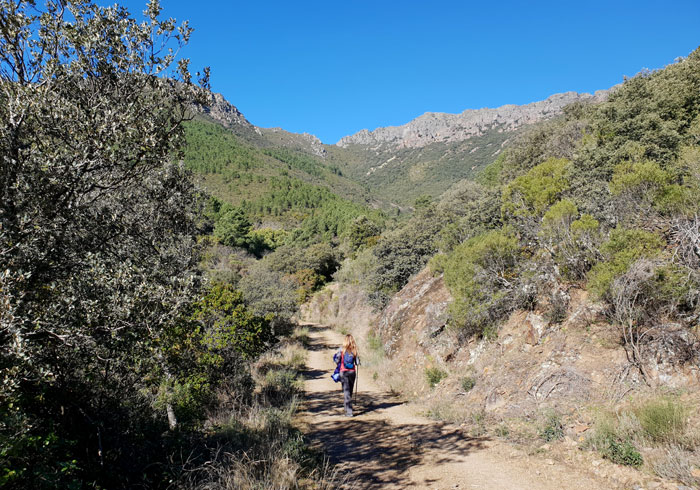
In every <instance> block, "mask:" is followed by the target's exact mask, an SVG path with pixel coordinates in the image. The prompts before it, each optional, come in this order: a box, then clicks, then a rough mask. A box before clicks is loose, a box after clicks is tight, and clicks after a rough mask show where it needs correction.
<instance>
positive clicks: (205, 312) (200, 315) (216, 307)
mask: <svg viewBox="0 0 700 490" xmlns="http://www.w3.org/2000/svg"><path fill="white" fill-rule="evenodd" d="M194 308H195V310H194V313H193V315H192V317H193V319H194V320H196V321H197V322H198V323H201V324H202V325H203V326H204V337H203V340H202V342H203V343H204V344H205V345H206V346H207V348H208V349H209V350H211V351H214V352H215V351H219V350H222V349H233V350H234V351H235V352H237V353H239V354H241V355H242V356H244V357H247V358H254V357H257V356H258V355H260V354H261V353H262V352H263V351H264V350H265V348H266V347H267V346H268V345H269V343H271V342H272V341H273V340H274V335H273V332H272V328H271V326H270V322H269V321H268V320H267V319H266V318H262V317H259V316H255V315H253V314H252V313H250V312H249V311H248V310H247V309H246V307H245V303H244V301H243V294H242V293H241V292H240V291H236V290H235V289H233V287H232V286H231V285H229V284H214V285H213V286H212V287H211V288H210V290H209V291H208V292H207V294H205V295H204V297H203V298H202V299H201V300H200V301H199V302H198V303H197V304H195V307H194Z"/></svg>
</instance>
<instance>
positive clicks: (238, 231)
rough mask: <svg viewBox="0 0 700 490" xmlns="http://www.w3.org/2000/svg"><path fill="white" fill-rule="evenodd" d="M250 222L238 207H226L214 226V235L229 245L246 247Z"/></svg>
mask: <svg viewBox="0 0 700 490" xmlns="http://www.w3.org/2000/svg"><path fill="white" fill-rule="evenodd" d="M251 227H252V225H251V223H250V220H248V217H247V216H246V214H245V212H244V211H243V210H242V209H240V208H228V209H227V210H226V211H223V209H222V214H221V215H220V216H219V219H218V220H217V222H216V225H215V226H214V236H215V237H216V238H218V239H219V241H220V242H221V243H223V244H224V245H227V246H229V247H246V246H247V245H248V233H249V232H250V230H251Z"/></svg>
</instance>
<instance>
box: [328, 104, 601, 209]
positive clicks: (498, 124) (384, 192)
mask: <svg viewBox="0 0 700 490" xmlns="http://www.w3.org/2000/svg"><path fill="white" fill-rule="evenodd" d="M608 93H609V91H605V90H601V91H599V92H596V93H595V95H590V94H578V93H576V92H567V93H563V94H555V95H552V96H551V97H549V98H547V99H546V100H543V101H539V102H533V103H531V104H526V105H522V106H517V105H505V106H502V107H499V108H496V109H488V108H487V109H477V110H465V111H464V112H462V113H461V114H445V113H426V114H424V115H422V116H420V117H418V118H416V119H414V120H413V121H410V122H408V123H406V124H404V125H402V126H395V127H386V128H378V129H375V130H374V131H368V130H362V131H360V132H358V133H356V134H354V135H350V136H346V137H344V138H341V140H340V141H339V142H338V143H337V144H336V145H335V147H334V148H328V154H329V160H330V161H332V162H333V163H334V164H335V165H337V166H338V167H339V168H341V169H342V171H343V172H344V173H345V174H346V175H349V176H351V177H352V178H353V179H355V180H356V181H358V182H362V183H364V184H366V185H367V186H368V188H369V189H371V190H372V192H374V193H376V195H377V196H380V197H382V198H384V199H391V200H395V201H396V202H399V203H401V204H404V205H406V204H413V201H414V200H415V199H416V198H417V197H419V196H420V195H422V194H427V195H429V196H432V197H437V196H439V195H440V194H442V193H443V192H444V191H445V190H447V189H448V188H449V187H450V186H451V185H452V184H454V183H455V182H457V181H459V180H462V179H466V178H474V177H475V176H476V175H477V174H478V172H479V171H480V170H481V169H482V168H483V167H484V166H486V165H487V164H489V163H491V162H492V161H493V160H494V158H495V157H496V156H498V155H499V154H500V153H501V152H502V151H503V149H504V148H505V147H507V145H508V144H509V143H510V142H512V141H513V139H514V138H515V137H516V136H517V135H518V134H520V133H521V132H522V131H523V130H525V129H526V128H528V127H531V126H533V125H535V124H537V123H541V122H543V121H547V120H550V119H552V118H555V117H559V116H561V115H562V114H563V109H564V107H566V106H568V105H571V104H574V103H580V104H585V103H596V102H601V101H603V100H605V99H606V98H607V96H608Z"/></svg>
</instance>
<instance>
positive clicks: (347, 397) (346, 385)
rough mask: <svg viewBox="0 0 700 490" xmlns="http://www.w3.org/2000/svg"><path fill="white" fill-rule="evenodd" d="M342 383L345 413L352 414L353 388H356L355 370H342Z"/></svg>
mask: <svg viewBox="0 0 700 490" xmlns="http://www.w3.org/2000/svg"><path fill="white" fill-rule="evenodd" d="M340 384H341V385H342V387H343V401H344V402H345V415H352V390H353V389H354V388H355V371H341V372H340Z"/></svg>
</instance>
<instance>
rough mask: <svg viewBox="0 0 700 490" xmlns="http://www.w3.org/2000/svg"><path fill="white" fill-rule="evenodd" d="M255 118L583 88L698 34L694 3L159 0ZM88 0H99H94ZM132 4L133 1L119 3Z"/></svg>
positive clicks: (373, 123)
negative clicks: (189, 29) (182, 22)
mask: <svg viewBox="0 0 700 490" xmlns="http://www.w3.org/2000/svg"><path fill="white" fill-rule="evenodd" d="M161 1H162V6H163V9H164V11H163V13H164V15H166V16H172V17H175V18H177V19H178V20H184V19H189V21H190V24H191V26H192V27H194V28H195V32H194V34H193V36H192V39H191V41H190V44H189V46H188V47H187V48H186V49H185V51H184V52H183V55H184V56H186V57H189V58H190V59H191V62H192V68H193V69H196V68H200V67H202V66H211V73H212V78H211V81H212V89H213V90H214V91H216V92H221V93H222V94H223V95H224V96H225V97H226V98H227V99H228V100H229V101H230V102H231V103H233V104H234V105H235V106H237V107H238V108H239V109H240V110H241V111H242V112H243V114H244V115H245V116H246V117H247V118H248V119H249V120H250V121H251V122H252V123H253V124H255V125H257V126H262V127H282V128H284V129H286V130H288V131H294V132H309V133H312V134H315V135H316V136H318V137H319V138H321V140H322V141H323V142H324V143H335V142H336V141H337V140H338V139H339V138H340V137H342V136H344V135H347V134H352V133H354V132H356V131H359V130H360V129H363V128H367V129H374V128H376V127H379V126H388V125H398V124H403V123H406V122H408V121H409V120H411V119H413V118H415V117H417V116H419V115H421V114H423V113H424V112H453V113H456V112H461V111H463V110H464V109H478V108H481V107H497V106H500V105H503V104H525V103H528V102H533V101H536V100H541V99H544V98H546V97H548V96H549V95H551V94H553V93H558V92H565V91H569V90H574V91H577V92H592V91H595V90H598V89H603V88H608V87H610V86H612V85H614V84H616V83H619V82H621V81H622V78H623V75H628V76H631V75H634V74H635V73H637V72H638V71H639V70H641V69H642V68H652V69H653V68H660V67H663V66H664V65H666V64H668V63H671V62H673V60H674V59H675V58H676V57H678V56H685V55H687V54H688V53H690V52H691V51H692V50H694V49H695V48H697V47H698V45H700V1H698V0H687V1H685V0H681V1H674V0H669V1H666V2H661V1H658V0H657V1H644V0H637V1H618V2H616V1H614V0H609V1H598V0H595V1H589V2H565V1H557V2H549V1H543V2H524V1H522V2H514V1H513V2H488V1H480V2H470V1H446V0H432V1H426V0H423V1H411V0H405V1H401V2H398V1H392V2H389V1H382V0H375V1H373V2H367V1H363V0H354V1H350V0H346V1H337V0H325V1H299V0H298V1H289V0H287V1H267V2H256V1H251V0H248V1H246V2H240V1H221V2H219V1H199V2H193V1H191V0H188V1H185V0H161ZM100 3H101V4H111V3H113V2H105V1H101V2H100ZM121 3H122V4H123V5H125V6H127V7H128V8H129V9H130V10H131V11H132V13H139V12H140V11H142V10H143V7H144V5H145V0H143V1H135V0H124V1H122V2H121Z"/></svg>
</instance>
